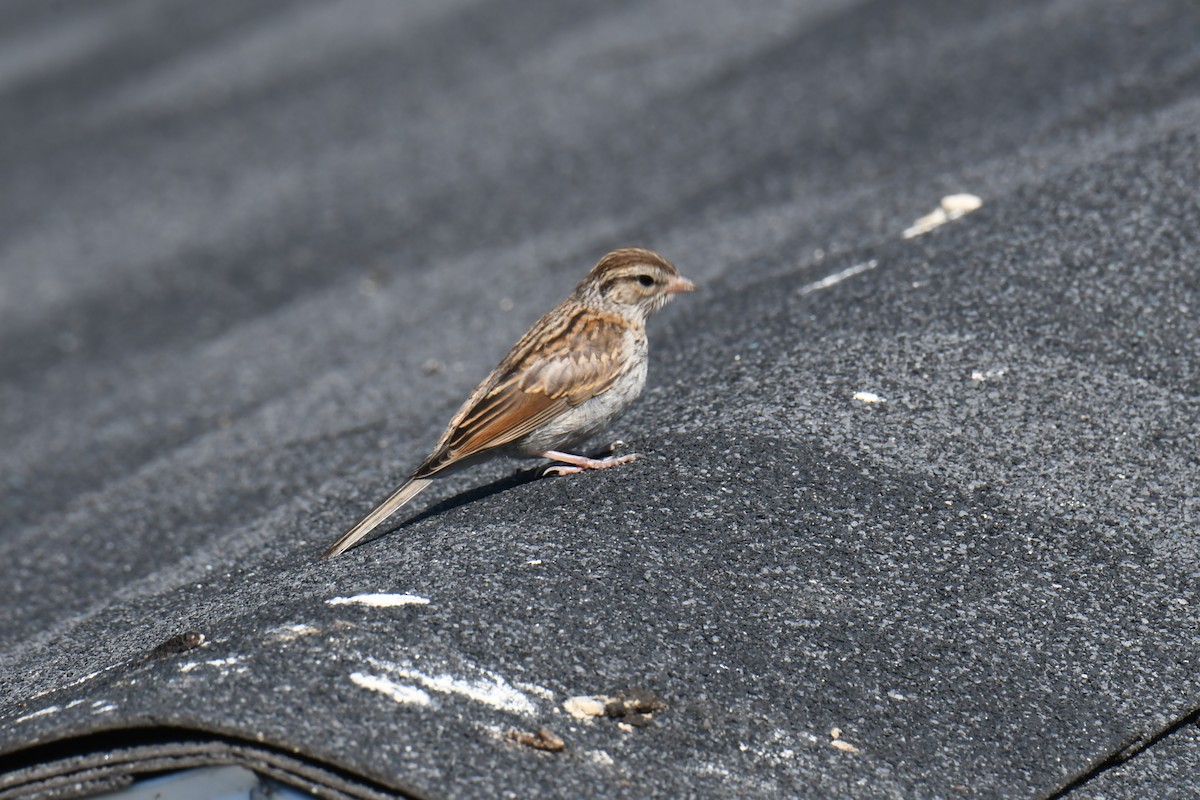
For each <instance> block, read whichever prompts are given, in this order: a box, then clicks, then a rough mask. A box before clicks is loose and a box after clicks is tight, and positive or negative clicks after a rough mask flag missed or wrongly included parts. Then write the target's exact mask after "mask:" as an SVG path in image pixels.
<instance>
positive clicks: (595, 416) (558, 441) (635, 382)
mask: <svg viewBox="0 0 1200 800" xmlns="http://www.w3.org/2000/svg"><path fill="white" fill-rule="evenodd" d="M642 347H643V348H644V347H645V344H644V343H643V344H642ZM644 352H645V351H644V350H643V352H642V357H641V358H638V359H637V363H636V366H634V367H633V368H632V369H630V370H629V371H628V372H626V373H625V374H624V375H623V376H621V377H620V378H618V379H617V380H616V382H614V383H613V385H612V386H611V387H609V389H608V391H606V392H604V393H603V394H600V395H598V396H596V397H593V398H592V399H591V400H586V401H584V402H583V403H581V404H580V405H578V406H576V407H575V408H572V409H569V410H567V411H566V412H564V413H563V414H561V415H559V416H558V417H555V418H554V419H553V420H551V421H550V422H549V423H547V424H546V425H544V426H543V427H541V428H539V429H538V430H536V431H534V432H533V433H531V434H529V435H528V436H525V437H524V438H522V439H520V440H519V441H517V442H516V443H515V444H514V447H513V450H514V451H515V453H516V454H517V455H522V456H537V455H540V454H542V453H544V452H546V451H547V450H565V449H570V448H572V447H574V446H575V445H577V444H581V443H582V442H584V441H586V440H588V439H590V438H592V437H593V436H596V435H598V434H600V433H602V432H604V431H605V430H607V429H608V427H609V425H611V424H612V423H613V421H615V420H616V419H617V417H619V416H621V414H622V413H624V411H625V409H627V408H628V407H629V404H630V403H632V402H633V401H634V400H636V399H637V397H638V395H640V394H641V393H642V387H643V386H645V385H646V358H645V355H644Z"/></svg>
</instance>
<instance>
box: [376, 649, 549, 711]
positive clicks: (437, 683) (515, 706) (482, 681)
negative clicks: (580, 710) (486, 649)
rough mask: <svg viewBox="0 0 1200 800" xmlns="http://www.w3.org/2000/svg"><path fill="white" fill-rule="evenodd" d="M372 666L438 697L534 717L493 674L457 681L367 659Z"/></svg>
mask: <svg viewBox="0 0 1200 800" xmlns="http://www.w3.org/2000/svg"><path fill="white" fill-rule="evenodd" d="M368 660H369V661H370V662H371V664H372V665H373V666H376V667H379V668H380V669H383V670H386V671H387V672H390V673H392V674H393V675H398V676H400V677H402V678H407V679H408V680H410V681H415V682H417V683H419V684H421V685H422V686H424V687H425V688H426V689H429V690H430V691H434V692H439V693H441V694H456V695H459V696H460V697H465V698H467V699H468V700H474V701H475V702H477V703H483V704H484V705H486V706H491V707H492V708H495V709H498V710H500V711H508V712H510V713H513V714H522V715H524V716H533V714H534V713H535V712H536V711H537V709H536V707H535V706H534V704H533V701H531V700H530V699H529V698H528V697H527V696H526V695H525V694H524V693H522V692H520V691H518V690H517V689H514V688H513V687H512V686H511V685H509V683H508V681H506V680H504V678H502V677H500V676H499V675H497V674H496V673H494V672H489V671H488V670H480V672H482V673H483V674H484V676H485V677H483V678H475V679H471V678H459V677H455V676H454V675H447V674H442V675H429V674H426V673H424V672H421V671H419V670H415V669H412V668H410V667H402V666H400V665H398V664H391V663H389V662H386V661H381V660H379V659H375V658H372V659H368Z"/></svg>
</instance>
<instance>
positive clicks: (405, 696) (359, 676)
mask: <svg viewBox="0 0 1200 800" xmlns="http://www.w3.org/2000/svg"><path fill="white" fill-rule="evenodd" d="M350 680H351V681H352V682H353V683H355V684H357V685H359V686H361V687H363V688H364V689H370V690H371V691H372V692H379V693H380V694H384V695H387V696H388V697H390V698H392V699H393V700H395V701H396V702H397V703H404V704H407V705H418V706H427V705H430V704H431V703H432V702H433V700H432V699H431V698H430V697H429V695H428V694H427V693H425V692H423V691H421V690H420V689H418V688H417V687H415V686H405V685H403V684H400V683H396V682H395V681H393V680H392V679H391V678H385V677H382V676H379V675H367V674H366V673H364V672H352V673H350Z"/></svg>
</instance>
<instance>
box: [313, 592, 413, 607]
mask: <svg viewBox="0 0 1200 800" xmlns="http://www.w3.org/2000/svg"><path fill="white" fill-rule="evenodd" d="M325 602H326V603H328V604H329V605H331V606H345V605H350V604H358V605H362V606H371V607H372V608H394V607H395V606H427V605H429V598H427V597H421V596H419V595H415V594H356V595H354V596H353V597H335V598H333V599H332V600H326V601H325Z"/></svg>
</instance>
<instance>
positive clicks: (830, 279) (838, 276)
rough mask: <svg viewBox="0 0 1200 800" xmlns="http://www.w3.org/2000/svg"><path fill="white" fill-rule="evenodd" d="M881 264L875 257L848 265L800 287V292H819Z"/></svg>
mask: <svg viewBox="0 0 1200 800" xmlns="http://www.w3.org/2000/svg"><path fill="white" fill-rule="evenodd" d="M878 266H879V262H878V261H876V260H875V259H873V258H872V259H871V260H870V261H864V262H862V263H861V264H855V265H854V266H853V267H847V268H846V269H844V270H842V271H841V272H835V273H833V274H832V275H826V276H825V277H824V278H821V280H819V281H813V282H812V283H810V284H807V285H805V286H802V287H800V294H812V293H813V292H819V291H820V290H822V289H828V288H829V287H830V286H836V285H837V284H839V283H841V282H842V281H844V280H846V278H853V277H854V276H855V275H858V274H859V273H861V272H868V271H869V270H873V269H875V268H876V267H878Z"/></svg>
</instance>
